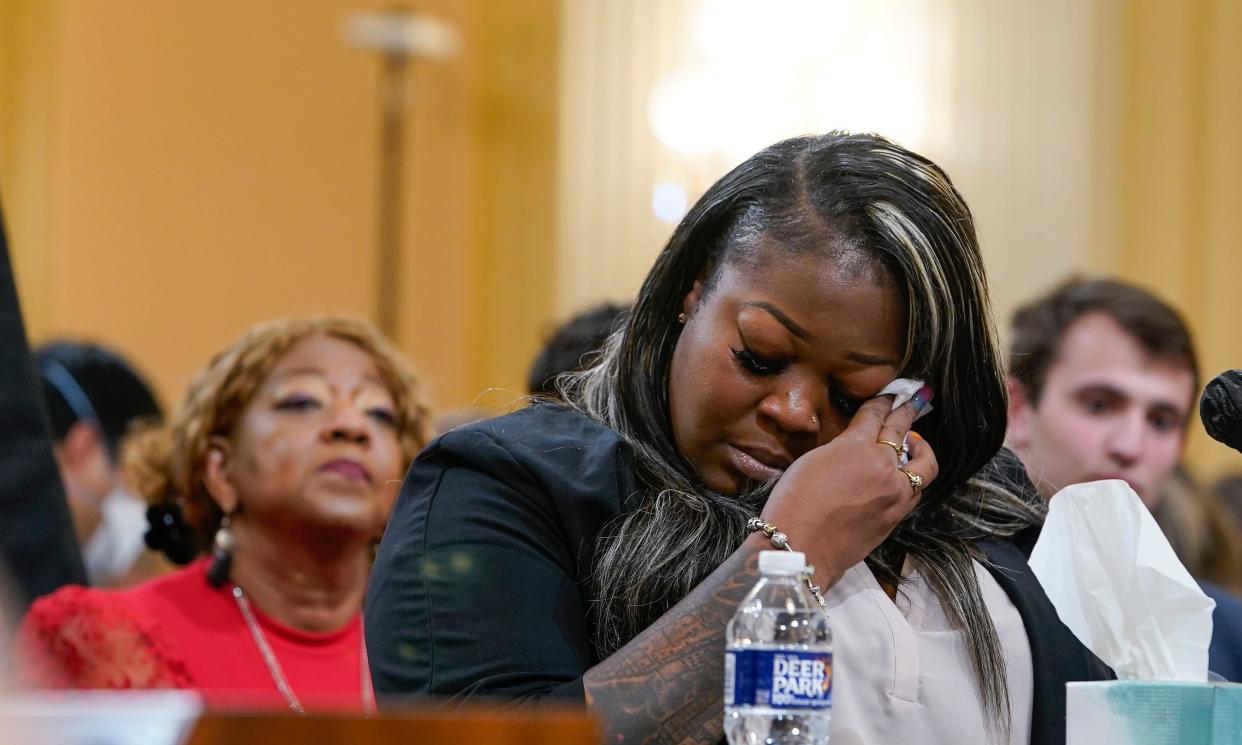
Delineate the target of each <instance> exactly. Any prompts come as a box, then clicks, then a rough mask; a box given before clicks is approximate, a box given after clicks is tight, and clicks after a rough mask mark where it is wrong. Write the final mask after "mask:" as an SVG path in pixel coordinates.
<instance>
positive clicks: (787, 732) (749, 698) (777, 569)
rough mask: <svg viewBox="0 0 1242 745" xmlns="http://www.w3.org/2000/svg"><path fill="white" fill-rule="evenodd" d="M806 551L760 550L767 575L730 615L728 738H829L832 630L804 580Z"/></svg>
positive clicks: (811, 744) (767, 742)
mask: <svg viewBox="0 0 1242 745" xmlns="http://www.w3.org/2000/svg"><path fill="white" fill-rule="evenodd" d="M805 568H806V556H805V555H804V554H802V553H799V552H797V551H763V552H761V553H760V554H759V572H760V574H762V575H763V576H762V577H760V578H759V582H758V583H757V584H756V585H755V587H754V589H753V590H751V591H750V594H749V595H747V596H746V599H745V600H743V601H742V604H741V605H740V606H738V609H737V613H736V614H734V616H733V620H731V621H729V626H728V632H727V637H726V638H727V647H726V649H725V670H724V705H725V715H724V730H725V735H726V736H727V737H728V738H729V743H730V745H794V744H795V743H796V744H797V745H825V743H827V742H828V736H829V727H830V725H831V723H832V632H831V631H830V630H829V628H828V616H827V614H826V613H824V610H823V608H821V607H820V605H819V602H818V601H816V600H815V597H814V596H813V595H811V592H810V590H809V589H807V586H806V584H805V583H804V582H803V581H802V573H803V571H804V570H805Z"/></svg>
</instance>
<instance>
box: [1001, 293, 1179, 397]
mask: <svg viewBox="0 0 1242 745" xmlns="http://www.w3.org/2000/svg"><path fill="white" fill-rule="evenodd" d="M1089 313H1103V314H1104V315H1106V316H1108V317H1109V318H1111V319H1113V320H1114V321H1116V322H1117V325H1119V326H1121V328H1123V329H1125V331H1126V333H1127V334H1129V335H1130V336H1131V337H1133V338H1134V340H1135V341H1136V342H1138V344H1139V346H1141V347H1142V348H1143V349H1144V350H1145V351H1146V352H1147V353H1148V354H1150V355H1152V356H1153V357H1156V358H1159V359H1164V360H1169V361H1171V362H1174V363H1177V364H1181V365H1184V366H1185V367H1186V368H1187V369H1188V370H1190V374H1191V376H1192V377H1193V379H1194V380H1195V381H1196V384H1197V382H1198V380H1199V363H1198V361H1197V360H1196V358H1195V347H1194V343H1193V341H1192V339H1191V336H1190V329H1189V328H1187V326H1186V322H1185V321H1183V320H1182V317H1181V315H1180V314H1179V313H1178V312H1177V311H1176V310H1174V309H1173V308H1172V307H1171V306H1169V305H1167V304H1166V303H1164V302H1163V301H1162V300H1160V299H1159V298H1158V297H1156V296H1155V295H1153V294H1151V293H1150V292H1148V291H1147V290H1144V289H1142V288H1140V287H1136V286H1134V285H1131V284H1126V283H1124V282H1118V281H1116V280H1111V279H1084V278H1081V277H1073V278H1071V279H1069V280H1067V281H1066V282H1065V283H1063V284H1062V285H1061V286H1060V287H1057V288H1056V289H1055V290H1053V291H1052V292H1051V293H1049V294H1047V295H1045V296H1043V297H1041V298H1039V299H1037V300H1035V301H1033V302H1031V303H1029V304H1027V305H1024V306H1022V307H1021V308H1018V310H1017V312H1015V313H1014V315H1013V335H1012V338H1011V339H1010V342H1009V374H1010V375H1011V376H1013V378H1014V379H1016V380H1017V381H1018V382H1019V383H1021V384H1022V387H1023V388H1024V389H1026V394H1027V396H1028V397H1029V398H1030V400H1031V403H1033V404H1038V403H1039V397H1040V394H1042V393H1043V390H1044V382H1045V381H1046V380H1047V377H1048V368H1050V367H1051V366H1052V363H1053V362H1054V361H1055V360H1056V357H1057V353H1058V351H1059V349H1060V347H1061V339H1062V337H1064V336H1065V332H1066V331H1067V330H1068V329H1069V327H1070V326H1072V325H1073V324H1074V323H1075V322H1076V321H1077V320H1078V319H1080V318H1082V317H1083V316H1085V315H1087V314H1089Z"/></svg>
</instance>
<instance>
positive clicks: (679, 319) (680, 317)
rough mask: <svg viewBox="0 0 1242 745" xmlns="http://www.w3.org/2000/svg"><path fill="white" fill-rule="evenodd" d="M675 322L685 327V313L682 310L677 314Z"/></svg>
mask: <svg viewBox="0 0 1242 745" xmlns="http://www.w3.org/2000/svg"><path fill="white" fill-rule="evenodd" d="M677 322H678V323H680V324H681V325H683V326H684V325H686V312H685V311H684V310H683V311H682V312H680V313H678V314H677Z"/></svg>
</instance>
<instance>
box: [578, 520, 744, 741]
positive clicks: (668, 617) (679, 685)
mask: <svg viewBox="0 0 1242 745" xmlns="http://www.w3.org/2000/svg"><path fill="white" fill-rule="evenodd" d="M760 538H761V536H752V538H751V539H748V540H747V542H746V543H745V544H743V546H742V548H740V549H738V550H737V551H736V552H734V554H733V555H732V556H731V557H729V559H728V560H727V561H725V563H724V564H722V565H721V566H720V567H719V568H718V569H717V570H716V571H715V572H712V573H711V574H710V575H709V576H708V577H707V579H705V580H703V582H702V583H700V584H699V586H698V587H696V588H695V589H694V590H693V591H691V593H690V594H689V595H687V596H686V597H685V598H684V599H683V600H682V601H681V602H680V603H678V604H677V605H675V606H673V608H672V609H671V610H670V611H669V612H668V613H665V614H664V615H663V616H662V617H661V618H660V620H658V621H656V622H655V623H654V624H652V625H651V626H650V627H649V628H648V629H647V630H646V631H644V632H643V633H641V634H639V635H638V636H637V637H635V638H634V639H633V641H631V642H630V643H629V644H626V645H625V646H624V647H622V648H621V649H619V650H617V652H616V653H614V654H613V655H612V656H611V657H609V658H608V659H606V660H604V661H603V662H601V663H599V664H598V665H596V666H595V667H593V668H591V669H590V670H588V671H587V673H586V675H585V676H584V678H583V683H584V686H585V688H586V696H587V704H588V705H589V706H590V708H591V711H592V712H593V713H594V714H595V715H596V716H597V717H599V719H600V723H601V726H602V727H603V730H604V733H605V736H606V741H607V742H609V743H625V745H634V744H635V743H647V742H651V743H673V742H683V743H704V744H705V745H709V744H714V743H717V742H719V741H720V738H721V737H722V736H723V735H724V729H723V724H722V717H723V715H724V709H723V704H722V702H721V691H722V690H723V679H722V678H723V674H724V672H723V671H724V647H725V625H726V624H728V622H729V619H730V618H732V617H733V613H734V611H736V610H737V606H738V603H739V602H741V600H742V598H743V597H744V596H745V595H746V593H747V592H748V591H749V590H750V588H751V587H752V586H753V585H754V584H755V581H756V580H757V579H758V577H759V573H758V569H757V566H756V559H757V557H758V555H759V551H760V550H761V549H762V548H763V542H762V541H761V540H759V539H760Z"/></svg>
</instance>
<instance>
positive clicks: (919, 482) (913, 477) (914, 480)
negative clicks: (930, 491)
mask: <svg viewBox="0 0 1242 745" xmlns="http://www.w3.org/2000/svg"><path fill="white" fill-rule="evenodd" d="M897 470H899V471H901V472H902V473H904V474H905V475H906V478H908V479H910V488H911V489H913V490H914V493H915V494H918V493H919V489H922V488H923V477H922V476H920V475H918V474H917V473H915V472H914V471H911V470H910V469H909V468H899V469H897Z"/></svg>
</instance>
